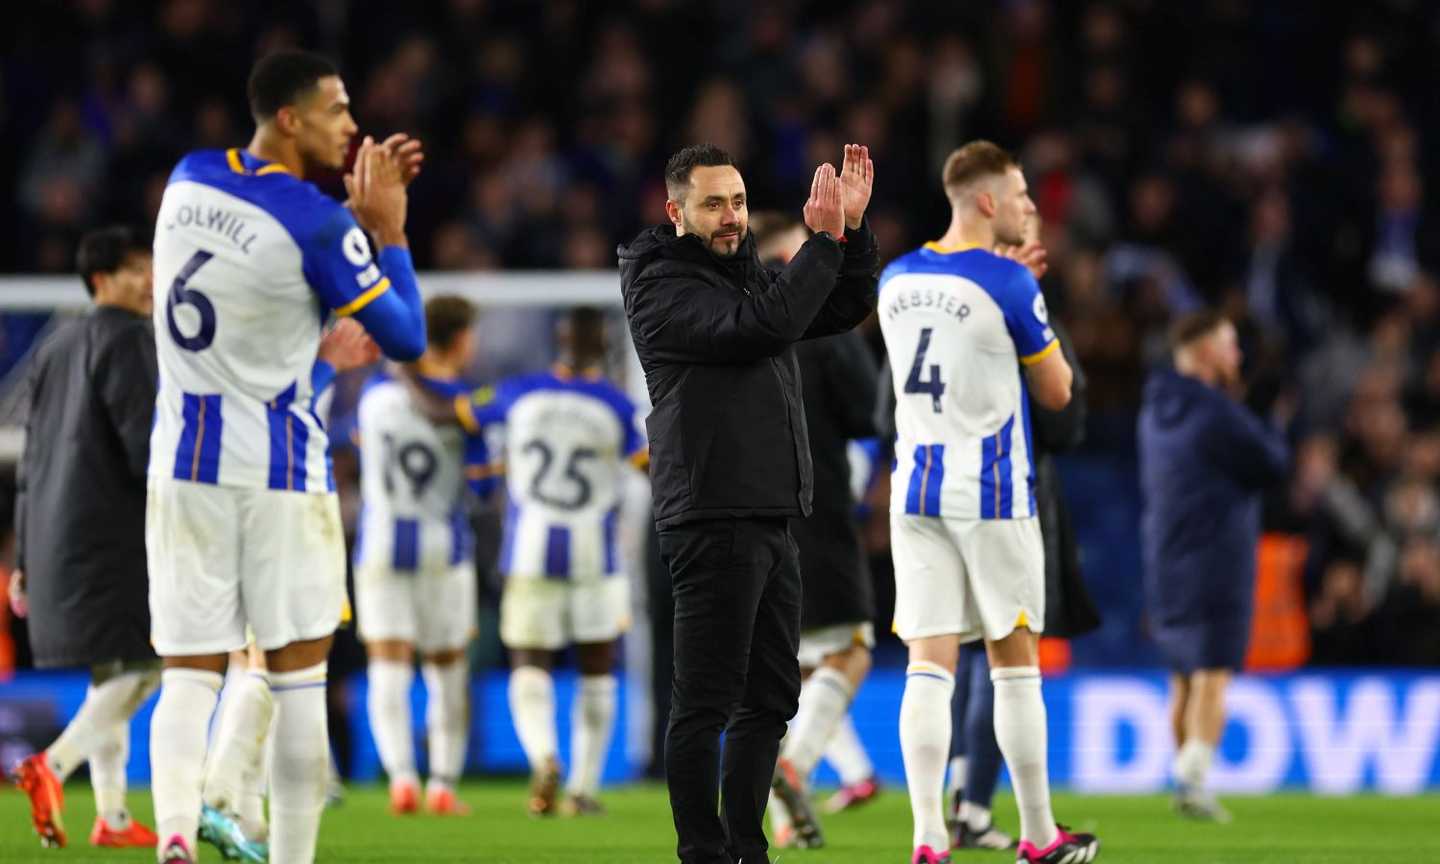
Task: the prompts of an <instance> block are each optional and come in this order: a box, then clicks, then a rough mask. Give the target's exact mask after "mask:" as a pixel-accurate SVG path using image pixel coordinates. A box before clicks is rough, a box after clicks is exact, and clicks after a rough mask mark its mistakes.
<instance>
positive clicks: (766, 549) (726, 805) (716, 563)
mask: <svg viewBox="0 0 1440 864" xmlns="http://www.w3.org/2000/svg"><path fill="white" fill-rule="evenodd" d="M660 556H661V560H662V561H664V562H665V566H666V567H667V568H668V569H669V571H670V576H671V580H672V584H673V593H674V597H675V631H674V632H675V672H674V678H673V679H672V682H673V683H672V686H671V697H670V700H671V702H670V727H669V730H668V732H667V734H666V737H665V773H666V780H667V782H668V784H669V787H670V809H671V812H672V813H673V815H674V818H675V833H676V835H677V837H678V839H679V845H678V848H677V852H678V853H679V856H680V860H681V861H682V862H685V864H735V862H742V861H743V864H759V862H765V861H768V860H769V859H768V858H767V857H766V849H767V848H768V846H769V844H768V843H767V842H766V840H765V832H764V827H763V824H762V823H763V819H764V815H765V801H766V797H767V795H768V794H769V789H770V779H771V777H772V775H773V774H774V772H775V759H776V757H777V756H778V755H779V752H780V738H781V736H783V735H784V734H785V723H786V722H787V721H788V720H789V719H790V718H791V717H793V716H795V709H796V705H797V700H798V699H799V697H800V664H799V662H798V661H797V660H796V659H795V657H796V654H797V653H798V652H799V648H800V564H799V557H798V554H797V552H796V549H795V542H794V541H793V540H791V539H790V531H789V528H788V526H787V522H786V520H784V519H725V520H713V521H705V522H695V523H689V524H685V525H681V526H677V527H674V528H667V529H664V530H662V531H661V532H660ZM721 732H724V733H725V754H724V759H723V762H722V759H721V755H720V734H721ZM717 788H718V789H719V793H720V806H719V808H718V812H717V807H716V799H715V795H716V790H717Z"/></svg>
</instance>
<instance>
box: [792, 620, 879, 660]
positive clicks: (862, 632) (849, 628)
mask: <svg viewBox="0 0 1440 864" xmlns="http://www.w3.org/2000/svg"><path fill="white" fill-rule="evenodd" d="M856 645H861V646H864V647H866V648H874V647H875V625H874V624H872V623H870V622H869V621H862V622H856V623H851V624H835V625H833V626H830V627H820V628H817V629H815V630H803V631H801V633H800V668H801V669H814V668H816V667H818V666H819V665H820V663H821V662H822V661H824V659H825V658H826V657H829V656H830V655H831V654H839V653H840V652H841V651H844V650H846V649H849V648H854V647H855V646H856Z"/></svg>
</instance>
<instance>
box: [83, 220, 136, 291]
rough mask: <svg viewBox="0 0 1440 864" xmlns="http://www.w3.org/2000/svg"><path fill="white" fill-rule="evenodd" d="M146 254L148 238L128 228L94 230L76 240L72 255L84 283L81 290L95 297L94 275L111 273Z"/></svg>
mask: <svg viewBox="0 0 1440 864" xmlns="http://www.w3.org/2000/svg"><path fill="white" fill-rule="evenodd" d="M135 254H142V255H149V254H150V238H148V237H146V236H145V235H144V234H142V233H140V232H139V231H136V230H135V229H134V228H132V227H130V226H129V225H111V226H108V227H106V228H97V229H95V230H94V231H91V232H89V233H88V234H86V235H85V236H84V237H81V238H80V247H79V248H78V249H77V250H76V251H75V269H76V270H78V271H80V278H82V279H84V280H85V290H86V291H88V292H90V296H91V297H94V296H95V274H97V273H114V272H115V271H116V270H119V269H120V268H121V267H123V266H125V259H126V258H129V257H130V256H131V255H135Z"/></svg>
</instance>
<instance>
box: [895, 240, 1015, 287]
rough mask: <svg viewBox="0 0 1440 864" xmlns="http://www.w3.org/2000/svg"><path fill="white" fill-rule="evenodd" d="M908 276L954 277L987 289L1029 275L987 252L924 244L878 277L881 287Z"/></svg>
mask: <svg viewBox="0 0 1440 864" xmlns="http://www.w3.org/2000/svg"><path fill="white" fill-rule="evenodd" d="M910 273H916V274H925V275H939V276H956V277H960V278H964V279H968V280H970V281H972V282H976V283H978V284H980V285H981V286H982V287H985V288H987V289H989V288H991V287H992V286H1003V285H1006V284H1008V283H1009V282H1011V281H1013V280H1015V279H1020V278H1022V277H1025V276H1029V275H1030V274H1029V271H1028V270H1026V269H1025V268H1024V267H1023V266H1022V265H1020V264H1019V263H1017V262H1015V261H1012V260H1010V259H1009V258H1006V257H1004V256H1002V255H996V254H995V253H994V252H991V251H990V250H988V249H981V248H979V247H960V248H950V247H945V246H941V245H940V244H939V243H926V244H925V245H924V246H921V247H920V248H919V249H913V250H911V251H909V252H906V253H905V254H904V255H901V256H900V257H898V258H896V259H895V260H893V261H891V262H890V263H889V264H888V265H887V266H886V267H885V270H884V271H883V272H882V273H881V274H880V281H881V283H882V284H883V283H885V282H886V281H887V280H889V279H891V278H893V277H895V276H902V275H905V274H910Z"/></svg>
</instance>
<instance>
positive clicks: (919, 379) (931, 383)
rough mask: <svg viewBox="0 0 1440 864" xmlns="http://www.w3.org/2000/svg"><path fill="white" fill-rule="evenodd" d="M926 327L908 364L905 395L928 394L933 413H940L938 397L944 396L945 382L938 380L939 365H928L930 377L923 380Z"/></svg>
mask: <svg viewBox="0 0 1440 864" xmlns="http://www.w3.org/2000/svg"><path fill="white" fill-rule="evenodd" d="M931 332H932V329H931V328H929V327H926V328H925V329H923V330H921V331H920V345H919V347H917V348H916V349H915V362H914V363H911V364H910V377H909V378H907V379H905V392H906V393H929V394H930V404H931V405H932V406H933V407H934V408H935V413H936V414H939V413H940V397H941V396H944V395H945V382H944V381H941V380H940V364H939V363H931V364H930V377H929V378H928V379H926V378H924V377H923V375H924V373H925V352H926V351H929V350H930V333H931Z"/></svg>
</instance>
